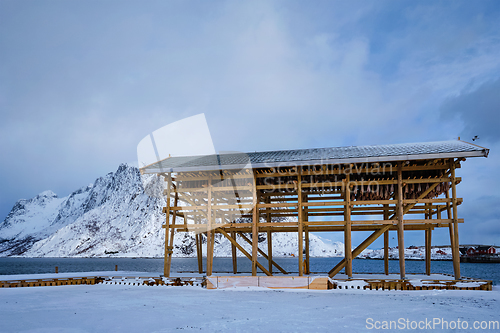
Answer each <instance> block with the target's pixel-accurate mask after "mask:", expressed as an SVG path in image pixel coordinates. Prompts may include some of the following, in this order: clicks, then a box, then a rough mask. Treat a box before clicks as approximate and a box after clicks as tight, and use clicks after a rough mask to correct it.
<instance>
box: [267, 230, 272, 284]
mask: <svg viewBox="0 0 500 333" xmlns="http://www.w3.org/2000/svg"><path fill="white" fill-rule="evenodd" d="M267 257H268V258H269V259H268V261H269V273H271V274H272V273H273V263H272V260H273V234H272V232H271V230H268V231H267Z"/></svg>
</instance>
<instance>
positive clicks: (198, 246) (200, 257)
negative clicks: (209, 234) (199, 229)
mask: <svg viewBox="0 0 500 333" xmlns="http://www.w3.org/2000/svg"><path fill="white" fill-rule="evenodd" d="M202 240H203V236H202V235H201V234H196V250H197V256H198V273H200V274H201V273H203V247H202Z"/></svg>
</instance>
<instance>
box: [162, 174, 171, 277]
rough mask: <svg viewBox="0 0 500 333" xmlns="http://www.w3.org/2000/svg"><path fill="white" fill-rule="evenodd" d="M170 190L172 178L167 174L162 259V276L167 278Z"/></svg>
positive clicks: (168, 268) (168, 269) (168, 271)
mask: <svg viewBox="0 0 500 333" xmlns="http://www.w3.org/2000/svg"><path fill="white" fill-rule="evenodd" d="M171 190H172V176H171V174H170V173H169V174H168V175H167V197H166V199H165V200H166V202H167V207H166V210H165V213H166V216H167V218H166V221H165V253H164V257H163V275H164V276H166V277H168V276H170V267H168V253H169V251H171V249H170V244H169V240H170V238H169V237H168V234H169V229H170V196H171V193H170V192H171Z"/></svg>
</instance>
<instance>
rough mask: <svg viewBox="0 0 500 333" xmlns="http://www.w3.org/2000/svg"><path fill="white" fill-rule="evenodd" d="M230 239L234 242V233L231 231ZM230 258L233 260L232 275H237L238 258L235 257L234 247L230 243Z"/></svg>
mask: <svg viewBox="0 0 500 333" xmlns="http://www.w3.org/2000/svg"><path fill="white" fill-rule="evenodd" d="M231 237H232V238H233V239H234V240H236V231H231ZM231 257H232V258H233V274H237V273H238V257H237V256H236V246H234V244H233V243H231Z"/></svg>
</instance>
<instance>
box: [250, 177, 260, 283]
mask: <svg viewBox="0 0 500 333" xmlns="http://www.w3.org/2000/svg"><path fill="white" fill-rule="evenodd" d="M252 197H253V198H252V199H253V200H252V202H253V214H252V276H256V275H257V266H258V265H257V263H258V258H257V253H258V251H257V245H258V242H259V229H258V225H257V224H258V223H259V214H258V208H257V203H258V200H257V174H256V173H255V170H254V179H253V196H252Z"/></svg>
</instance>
